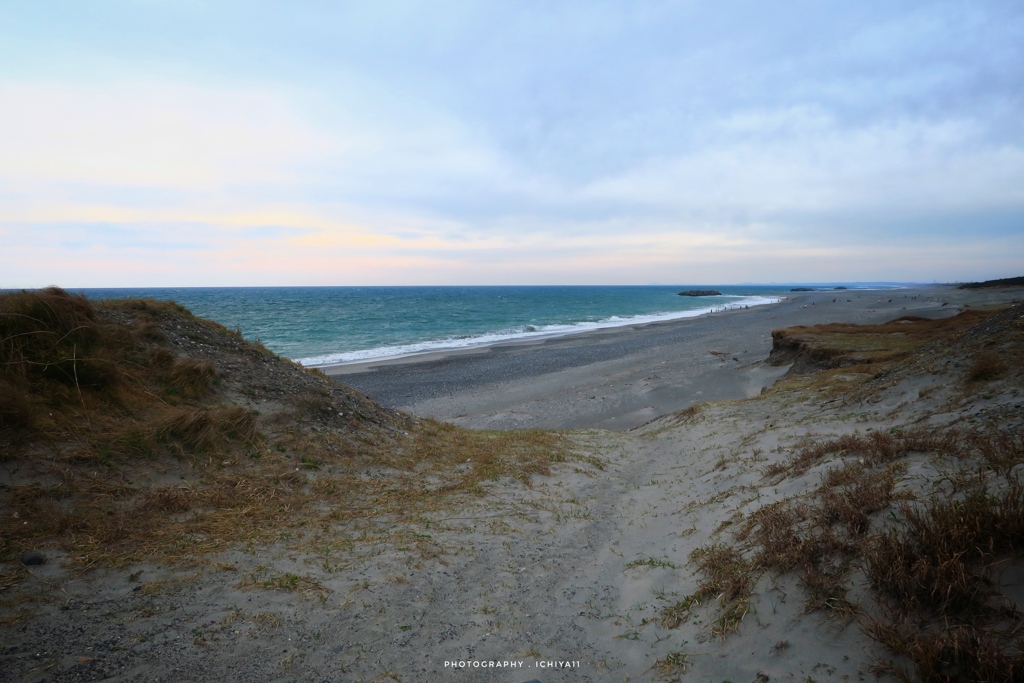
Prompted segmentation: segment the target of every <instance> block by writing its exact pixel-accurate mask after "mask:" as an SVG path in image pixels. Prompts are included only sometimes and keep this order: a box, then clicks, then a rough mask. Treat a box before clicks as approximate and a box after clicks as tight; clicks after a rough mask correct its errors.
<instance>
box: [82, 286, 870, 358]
mask: <svg viewBox="0 0 1024 683" xmlns="http://www.w3.org/2000/svg"><path fill="white" fill-rule="evenodd" d="M832 286H834V285H832ZM791 287H792V285H749V286H713V287H709V286H707V285H701V286H690V285H683V286H680V285H673V286H664V285H650V286H565V287H562V286H521V287H505V286H494V287H181V288H138V289H75V290H70V291H74V292H77V293H81V294H84V295H86V296H87V297H89V298H91V299H111V298H126V297H149V298H153V299H161V300H173V301H176V302H177V303H179V304H181V305H183V306H185V307H186V308H188V309H189V310H190V311H192V312H193V313H194V314H196V315H198V316H201V317H203V318H209V319H211V320H216V321H217V322H219V323H221V324H223V325H225V326H227V327H228V328H230V329H240V330H241V332H242V334H243V335H244V336H245V338H246V339H250V340H259V341H260V342H262V343H263V344H264V345H265V346H267V348H269V349H271V350H273V351H274V352H275V353H278V354H280V355H282V356H285V357H286V358H291V359H292V360H295V361H298V362H299V363H302V364H303V365H325V364H329V363H347V362H354V361H365V360H372V359H379V358H387V357H394V356H401V355H407V354H413V353H420V352H424V351H434V350H439V349H450V348H464V347H469V346H480V345H486V344H494V343H497V342H502V341H513V340H521V339H531V338H538V337H545V336H555V335H563V334H572V333H575V332H584V331H586V330H593V329H598V328H606V327H618V326H623V325H636V324H642V323H648V322H654V321H659V320H672V319H676V318H684V317H690V316H696V315H703V314H706V313H709V312H711V311H714V310H721V309H723V308H742V307H744V306H758V305H765V304H770V303H775V302H777V301H778V300H779V297H780V296H785V295H788V294H789V293H790V288H791ZM850 287H851V288H853V287H854V286H853V285H851V286H850ZM856 287H857V288H875V287H868V286H864V285H858V286H856ZM711 288H713V289H716V290H718V291H720V292H722V295H721V296H708V297H688V296H677V293H678V292H680V291H685V290H688V289H711ZM822 288H824V287H822Z"/></svg>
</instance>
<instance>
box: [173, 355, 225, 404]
mask: <svg viewBox="0 0 1024 683" xmlns="http://www.w3.org/2000/svg"><path fill="white" fill-rule="evenodd" d="M216 376H217V369H216V368H214V367H213V365H212V364H210V363H208V362H206V361H202V360H197V359H195V358H177V359H175V360H174V362H173V363H172V364H171V366H170V368H168V370H167V375H166V378H167V382H168V383H169V384H170V385H171V386H172V387H174V388H176V389H178V390H179V391H181V392H182V393H183V394H184V395H185V396H188V397H192V398H199V397H202V396H206V395H207V394H209V393H210V391H211V390H212V389H213V379H214V377H216Z"/></svg>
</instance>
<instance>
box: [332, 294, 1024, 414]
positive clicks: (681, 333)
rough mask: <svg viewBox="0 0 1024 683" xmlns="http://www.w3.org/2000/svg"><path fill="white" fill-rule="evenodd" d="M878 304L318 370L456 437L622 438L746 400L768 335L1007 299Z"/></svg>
mask: <svg viewBox="0 0 1024 683" xmlns="http://www.w3.org/2000/svg"><path fill="white" fill-rule="evenodd" d="M1018 293H1019V291H1018ZM884 294H885V296H882V295H881V290H841V291H838V292H837V291H816V292H800V293H794V294H793V295H791V296H789V297H787V298H786V299H785V300H783V301H780V302H779V303H776V304H773V305H771V306H767V305H765V306H755V307H751V308H749V309H734V310H727V311H722V312H718V313H711V314H706V315H702V316H697V317H690V318H683V319H677V320H671V321H659V322H651V323H646V324H640V325H631V326H623V327H615V328H606V329H599V330H588V331H586V332H582V333H579V334H573V335H565V336H560V337H554V338H548V339H541V340H522V341H510V342H504V343H500V344H493V345H490V346H486V347H477V348H472V349H451V350H443V351H437V352H431V353H424V354H421V355H416V356H409V357H404V358H391V359H382V360H376V361H369V362H365V363H351V364H345V365H340V366H325V367H321V368H320V369H321V370H322V371H323V372H325V373H326V374H327V375H329V376H331V377H334V378H335V379H337V380H338V381H340V382H342V383H343V384H348V385H350V386H352V387H354V388H356V389H358V390H360V391H362V392H363V393H365V394H367V395H368V396H370V397H371V398H372V399H374V400H376V401H378V402H380V403H382V404H383V405H386V406H388V407H390V408H397V409H401V410H405V411H407V412H410V413H412V414H414V415H416V416H419V417H429V418H436V419H440V420H444V421H447V422H451V423H453V424H456V425H459V426H463V427H472V428H478V429H528V428H542V429H573V428H586V427H602V428H609V429H615V430H623V429H631V428H634V427H637V426H639V425H642V424H644V423H646V422H648V421H650V420H652V419H654V418H657V417H659V416H660V415H664V414H666V413H670V412H674V411H678V410H683V409H685V408H687V407H689V406H691V405H693V404H695V403H700V402H703V401H708V400H724V399H734V398H744V397H751V396H756V395H757V394H758V393H760V392H761V390H762V389H763V388H764V387H766V386H769V385H770V384H772V383H773V382H774V381H775V380H776V379H777V378H778V377H779V376H781V375H782V374H784V373H785V371H786V369H787V368H786V367H782V368H776V367H771V366H767V365H765V363H764V360H765V359H766V358H767V357H768V354H769V352H770V351H771V331H772V330H773V329H775V328H779V327H790V326H794V325H814V324H823V323H830V322H849V323H879V322H884V321H887V320H891V319H893V318H897V317H900V316H901V315H922V316H925V317H944V316H946V315H952V314H954V313H955V312H957V311H959V310H962V309H963V308H965V307H968V306H983V305H986V304H987V303H995V302H1000V301H1005V300H1007V299H1008V296H1009V295H1008V293H1006V292H988V293H979V292H977V291H970V290H958V289H955V288H953V287H949V286H946V285H932V286H924V287H915V288H904V289H899V290H886V291H885V292H884Z"/></svg>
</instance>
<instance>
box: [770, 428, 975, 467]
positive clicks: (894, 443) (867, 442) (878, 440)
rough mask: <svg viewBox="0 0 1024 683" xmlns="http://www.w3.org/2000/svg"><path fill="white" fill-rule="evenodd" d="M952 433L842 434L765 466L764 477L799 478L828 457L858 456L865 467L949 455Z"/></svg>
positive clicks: (954, 446)
mask: <svg viewBox="0 0 1024 683" xmlns="http://www.w3.org/2000/svg"><path fill="white" fill-rule="evenodd" d="M959 438H960V436H959V434H958V433H957V432H955V431H946V432H942V433H936V432H934V431H929V430H927V429H911V430H905V431H893V432H880V431H876V432H869V433H867V434H860V433H858V432H854V433H853V434H844V435H842V436H838V437H834V438H831V439H826V440H824V441H818V442H815V443H812V444H810V445H807V446H805V447H803V448H801V449H800V450H799V451H798V452H797V454H796V455H795V456H793V457H792V458H791V459H790V460H789V461H788V462H780V463H774V464H772V465H769V466H768V467H767V468H766V469H765V475H766V476H769V477H774V476H777V475H780V474H785V473H789V474H792V475H801V474H804V473H805V472H807V470H809V469H811V468H812V467H814V466H815V465H818V464H819V463H821V462H822V461H823V460H824V459H825V458H826V457H828V456H847V455H852V456H859V457H860V458H862V459H863V460H864V461H865V462H866V463H867V464H868V465H874V466H877V465H883V464H885V463H889V462H892V461H894V460H897V459H899V458H904V457H906V456H907V455H908V454H910V453H928V452H931V451H937V452H951V451H953V450H955V449H957V448H958V447H959V445H960V444H959Z"/></svg>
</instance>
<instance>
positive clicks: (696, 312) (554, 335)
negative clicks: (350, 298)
mask: <svg viewBox="0 0 1024 683" xmlns="http://www.w3.org/2000/svg"><path fill="white" fill-rule="evenodd" d="M864 291H870V290H864ZM726 296H737V295H732V294H729V295H726ZM739 298H745V299H768V300H766V301H759V302H754V303H747V304H739V303H736V304H725V305H723V306H722V307H721V308H718V307H715V306H706V307H703V308H694V309H690V310H686V311H673V312H667V313H651V314H646V315H637V316H633V317H632V318H623V319H621V320H622V322H620V323H610V322H609V321H611V320H612V319H613V318H615V317H617V316H612V318H607V319H604V320H598V321H595V322H593V323H591V324H592V325H594V327H586V328H583V329H572V328H574V327H576V326H577V325H579V326H582V325H583V323H575V324H573V325H565V327H568V328H570V329H566V330H551V331H547V332H544V331H535V332H522V333H516V334H509V335H507V336H506V337H505V338H501V339H495V340H491V341H479V342H470V343H468V344H466V345H464V346H437V347H435V348H430V349H423V350H417V351H408V352H402V353H396V354H392V355H382V356H374V357H369V358H362V359H357V360H347V361H331V362H323V363H308V364H307V363H303V362H302V361H304V360H312V359H316V358H320V357H322V356H311V357H310V358H297V359H295V362H296V363H298V364H300V365H302V366H303V367H306V368H316V369H318V370H324V371H326V369H327V368H331V369H340V368H344V367H347V366H351V365H357V366H360V365H367V364H373V363H383V362H390V361H400V360H403V359H407V358H418V357H420V356H431V355H433V354H449V353H457V352H462V351H465V352H471V351H474V350H480V349H487V348H489V347H492V346H500V345H504V344H519V343H530V342H543V341H545V340H548V339H558V338H560V337H569V336H574V335H578V334H587V333H590V332H600V331H602V330H619V329H626V328H630V327H636V326H640V325H657V324H659V323H672V322H678V321H680V320H689V319H691V318H702V317H704V316H708V315H714V314H716V313H726V312H729V311H739V310H746V309H749V308H750V307H752V306H771V305H774V304H778V303H780V302H781V301H784V300H786V299H787V298H789V297H788V296H787V295H783V294H779V295H772V296H754V295H750V296H740V297H739ZM657 316H672V317H657ZM644 318H648V319H646V320H645V319H644ZM497 334H498V333H497V332H486V333H483V334H480V335H477V337H474V338H476V339H484V338H486V337H488V336H491V335H497ZM422 343H424V344H430V343H438V344H440V343H441V342H422ZM403 346H416V344H406V345H403ZM403 346H395V347H379V348H374V349H365V350H363V351H352V352H349V353H365V352H370V351H378V350H380V349H382V348H403ZM326 355H327V356H330V355H335V356H340V355H344V354H343V353H336V354H326Z"/></svg>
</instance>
